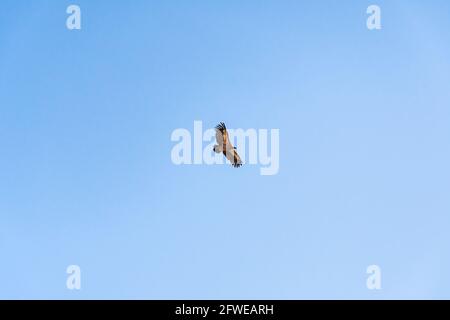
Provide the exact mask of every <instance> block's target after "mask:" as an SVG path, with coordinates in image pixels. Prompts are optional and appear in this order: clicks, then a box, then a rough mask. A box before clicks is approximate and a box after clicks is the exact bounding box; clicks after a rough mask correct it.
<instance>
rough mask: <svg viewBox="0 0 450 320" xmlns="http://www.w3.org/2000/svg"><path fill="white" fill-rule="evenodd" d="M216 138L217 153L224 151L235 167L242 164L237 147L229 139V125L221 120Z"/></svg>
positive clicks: (215, 147)
mask: <svg viewBox="0 0 450 320" xmlns="http://www.w3.org/2000/svg"><path fill="white" fill-rule="evenodd" d="M216 140H217V144H216V145H215V146H214V152H215V153H221V152H222V153H223V154H224V155H225V157H226V158H227V159H228V160H230V162H231V164H232V165H233V167H235V168H239V167H240V166H242V161H241V158H240V157H239V155H238V153H237V152H236V147H233V145H232V144H231V143H230V140H229V139H228V132H227V127H225V123H223V122H221V123H219V124H218V125H217V126H216Z"/></svg>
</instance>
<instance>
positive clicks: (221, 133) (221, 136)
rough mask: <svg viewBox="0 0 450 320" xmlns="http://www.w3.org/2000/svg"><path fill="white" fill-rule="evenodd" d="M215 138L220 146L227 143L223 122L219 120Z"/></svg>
mask: <svg viewBox="0 0 450 320" xmlns="http://www.w3.org/2000/svg"><path fill="white" fill-rule="evenodd" d="M216 140H217V143H218V144H219V146H220V147H222V148H223V146H226V145H227V144H228V132H227V127H226V126H225V123H223V122H221V123H219V124H218V125H217V126H216Z"/></svg>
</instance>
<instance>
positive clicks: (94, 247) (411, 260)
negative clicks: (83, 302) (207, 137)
mask: <svg viewBox="0 0 450 320" xmlns="http://www.w3.org/2000/svg"><path fill="white" fill-rule="evenodd" d="M73 3H75V4H77V5H79V6H80V7H81V14H82V17H81V18H82V29H81V30H79V31H77V30H74V31H70V30H68V29H67V28H66V19H67V17H68V14H67V13H66V8H67V7H68V6H69V5H70V4H73ZM374 3H375V4H377V5H379V6H380V7H381V10H382V29H381V30H380V31H369V30H368V29H367V27H366V19H367V17H368V15H367V13H366V9H367V7H368V6H369V5H371V4H374ZM449 40H450V2H448V1H446V0H445V1H444V0H433V1H425V0H421V1H419V0H398V1H382V0H377V1H364V0H359V1H356V0H354V1H322V0H321V1H297V0H295V1H294V0H292V1H284V0H283V1H256V0H248V1H238V0H231V1H206V0H201V1H143V0H135V1H129V2H124V1H106V0H96V1H88V0H77V1H73V2H72V1H65V0H64V1H50V0H48V1H44V0H41V1H38V0H33V1H13V0H7V1H2V2H1V3H0V298H4V299H5V298H19V299H25V298H37V299H45V298H58V299H94V298H100V299H108V298H113V299H115V298H124V299H133V298H137V299H197V298H198V299H221V298H239V299H241V298H242V299H245V298H255V299H258V298H265V299H309V298H323V299H331V298H337V299H346V298H359V299H392V298H450V275H449V272H448V271H449V270H450V250H449V246H450V234H449V231H448V230H449V225H450V197H449V196H450V169H449V163H450V141H449V140H450V59H449V57H450V41H449ZM195 120H201V121H203V125H204V127H205V128H211V127H213V126H215V125H216V124H217V123H218V122H219V121H224V122H225V123H226V124H227V126H228V127H230V128H244V129H248V128H255V129H259V128H266V129H271V128H278V129H280V170H279V173H278V175H275V176H261V175H260V174H259V166H257V165H245V166H243V167H242V168H239V169H234V168H232V167H230V166H225V165H214V166H207V165H190V166H189V165H184V166H183V165H182V166H176V165H174V164H173V163H172V161H171V157H170V154H171V149H172V147H173V146H174V145H175V143H174V142H172V141H171V140H170V136H171V133H172V131H173V130H174V129H177V128H186V129H189V130H191V131H192V130H193V122H194V121H195ZM205 144H206V143H205ZM72 264H75V265H79V266H80V268H81V290H79V291H76V290H74V291H71V290H68V289H67V288H66V279H67V274H66V268H67V266H69V265H72ZM374 264H375V265H378V266H380V268H381V272H382V289H381V290H379V291H371V290H368V289H367V287H366V279H367V277H368V275H367V274H366V268H367V267H368V266H369V265H374Z"/></svg>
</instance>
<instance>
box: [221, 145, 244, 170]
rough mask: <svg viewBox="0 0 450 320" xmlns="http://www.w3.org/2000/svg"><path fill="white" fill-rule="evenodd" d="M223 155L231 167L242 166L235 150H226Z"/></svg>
mask: <svg viewBox="0 0 450 320" xmlns="http://www.w3.org/2000/svg"><path fill="white" fill-rule="evenodd" d="M224 153H225V152H224ZM225 155H226V157H227V159H228V160H230V162H231V165H232V166H233V167H235V168H239V167H240V166H242V160H241V157H239V154H238V153H237V151H236V149H234V148H233V149H231V150H227V151H226V154H225Z"/></svg>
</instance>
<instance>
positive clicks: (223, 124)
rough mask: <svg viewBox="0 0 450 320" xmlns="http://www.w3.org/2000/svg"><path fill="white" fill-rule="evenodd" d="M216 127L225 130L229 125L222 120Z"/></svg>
mask: <svg viewBox="0 0 450 320" xmlns="http://www.w3.org/2000/svg"><path fill="white" fill-rule="evenodd" d="M216 129H217V130H220V131H224V130H226V129H227V127H226V126H225V123H223V122H220V123H219V124H218V125H217V126H216Z"/></svg>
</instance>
